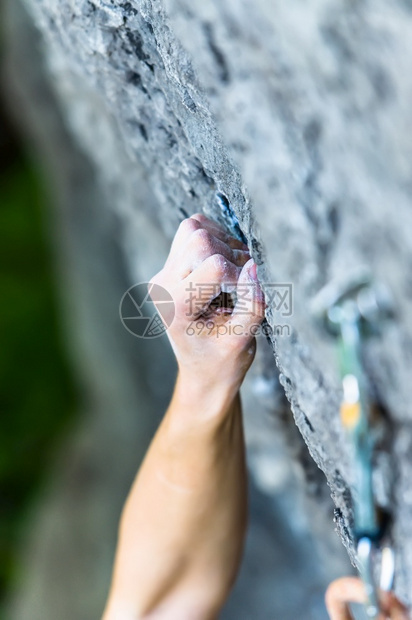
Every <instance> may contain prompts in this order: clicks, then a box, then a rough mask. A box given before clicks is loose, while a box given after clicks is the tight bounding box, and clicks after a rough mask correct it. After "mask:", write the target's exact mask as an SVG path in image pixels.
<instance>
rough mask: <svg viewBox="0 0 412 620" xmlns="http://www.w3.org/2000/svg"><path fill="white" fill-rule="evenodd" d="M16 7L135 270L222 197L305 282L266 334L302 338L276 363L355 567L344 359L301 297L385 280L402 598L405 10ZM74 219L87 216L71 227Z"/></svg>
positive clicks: (106, 4) (257, 447)
mask: <svg viewBox="0 0 412 620" xmlns="http://www.w3.org/2000/svg"><path fill="white" fill-rule="evenodd" d="M24 2H25V6H26V8H27V9H28V11H29V12H30V14H31V16H32V19H33V21H34V23H35V24H36V25H37V27H38V28H39V30H40V32H41V34H42V37H43V43H42V45H43V50H44V55H45V57H46V59H47V62H48V68H49V71H50V76H51V77H50V83H51V84H52V86H53V91H54V96H56V97H57V98H58V101H59V107H60V109H61V114H62V116H63V118H64V120H65V123H66V125H67V131H68V133H69V134H70V136H72V139H73V140H74V142H75V143H76V145H77V148H79V149H80V150H81V151H82V152H83V153H84V155H85V157H86V158H87V160H88V161H90V162H92V165H93V168H94V174H95V175H96V185H98V186H99V187H100V191H101V193H102V196H101V198H99V205H97V204H96V206H95V209H94V210H93V212H92V213H90V221H91V222H94V221H95V222H96V225H97V224H98V225H99V226H102V227H103V228H104V230H105V234H106V235H107V238H108V239H111V241H112V242H113V241H114V242H115V244H116V245H117V246H118V248H119V253H120V255H121V257H122V260H123V261H124V268H125V270H126V272H127V278H126V279H128V281H129V282H137V281H140V280H141V279H142V276H143V275H145V274H142V271H141V267H142V265H144V269H145V270H146V273H149V272H150V268H151V267H153V266H154V265H155V263H156V260H155V258H154V259H153V260H152V261H148V260H147V259H146V256H145V253H146V250H147V244H146V245H144V246H141V247H139V245H138V244H136V239H141V238H142V230H144V234H145V236H147V235H148V233H147V227H148V226H149V225H150V231H151V233H150V234H151V235H153V239H159V244H160V246H161V247H163V248H165V238H169V239H170V238H171V236H172V235H173V234H174V231H175V229H176V227H177V224H178V222H179V221H180V219H181V217H182V215H181V209H182V208H183V209H184V210H185V211H186V212H188V213H194V212H197V211H200V210H203V211H204V212H205V213H206V214H208V215H210V216H212V217H214V218H216V219H218V220H220V221H221V222H222V223H225V221H226V220H225V218H224V216H223V213H222V208H221V204H222V196H223V202H224V203H225V202H226V201H227V202H229V203H230V205H231V207H232V208H233V210H234V212H235V213H236V214H237V217H238V219H239V222H240V225H241V228H242V231H243V232H244V234H245V235H246V237H247V239H248V242H249V244H250V247H251V249H252V252H253V255H254V257H255V259H256V261H257V262H258V264H259V265H260V267H259V275H260V277H261V280H262V282H264V283H266V285H268V284H270V283H271V282H278V283H279V282H283V283H291V284H292V285H293V293H294V305H293V315H292V316H290V317H287V318H286V317H283V316H282V315H281V313H279V312H276V310H275V308H274V307H273V306H272V307H271V308H270V309H269V313H268V321H269V323H270V324H271V325H272V327H274V328H275V327H276V326H277V325H279V324H283V323H287V324H288V325H289V326H290V329H291V336H290V337H287V336H285V335H284V336H278V337H274V338H273V347H274V350H275V355H276V362H277V365H278V368H279V370H280V373H281V374H280V379H281V383H282V385H283V387H284V389H285V392H286V394H287V397H288V399H289V400H290V403H291V407H292V412H293V415H294V418H295V421H296V424H297V426H298V428H299V430H300V432H301V435H302V436H303V438H304V441H305V442H306V445H307V447H308V450H309V452H310V454H311V456H312V458H313V460H314V462H315V463H316V465H317V466H319V468H320V469H321V470H322V471H323V472H324V474H325V476H326V480H327V483H328V484H329V486H330V490H331V492H332V497H333V500H334V502H335V504H336V513H335V514H336V519H337V524H338V527H339V530H340V533H341V535H342V538H343V540H344V543H345V545H346V546H347V547H348V550H349V553H350V555H351V557H352V558H353V548H352V541H351V540H350V536H349V529H350V522H351V518H352V513H351V491H352V490H353V481H352V475H351V470H350V462H349V458H348V447H347V444H346V441H345V439H344V437H343V436H342V431H341V429H340V425H339V420H338V407H339V399H340V391H339V382H338V378H337V368H336V361H335V350H334V345H333V344H332V343H331V341H330V340H329V339H328V338H326V337H324V335H323V334H322V333H321V331H320V330H318V329H317V327H316V325H315V324H314V321H313V318H312V317H311V315H310V311H309V306H310V301H311V299H312V298H313V297H314V295H315V294H316V292H317V291H318V290H319V289H320V288H321V287H322V286H323V285H324V284H325V283H327V282H328V281H329V280H330V279H333V278H334V277H336V276H341V275H342V274H345V273H348V272H349V271H350V270H351V269H354V268H358V267H360V266H363V265H367V266H368V267H369V268H370V269H371V270H372V272H373V274H374V276H375V277H376V279H377V280H379V281H381V282H383V283H385V284H386V285H387V287H388V288H389V289H390V290H391V293H392V296H393V298H394V299H395V302H396V307H397V317H396V321H394V322H393V324H390V325H388V327H387V329H386V330H385V331H384V333H383V335H382V337H381V338H380V339H377V340H375V341H372V342H371V343H370V345H369V347H368V350H367V369H368V373H369V375H370V377H371V381H372V383H373V385H374V387H375V391H376V396H377V398H378V400H379V401H380V403H381V404H382V405H383V406H385V408H386V410H387V411H388V415H389V419H390V426H391V429H392V430H391V434H390V437H389V444H390V445H389V451H390V452H391V453H392V454H393V457H394V465H393V469H394V475H395V477H394V482H393V495H394V501H393V512H394V515H395V526H394V534H395V544H396V548H397V590H398V592H399V594H400V595H401V596H403V597H404V598H405V599H407V600H409V601H410V592H411V589H412V531H411V529H412V518H411V517H412V494H411V491H410V483H409V478H410V472H411V447H412V428H411V415H410V412H409V385H410V381H409V368H410V359H411V350H412V316H411V299H412V292H411V291H412V288H411V279H410V272H409V267H410V265H411V264H412V253H411V250H412V244H411V242H410V238H409V237H410V234H409V231H410V227H411V224H412V210H411V209H410V184H411V161H412V157H411V155H412V153H411V151H412V143H411V141H410V139H409V133H408V129H409V127H410V126H411V124H412V108H411V106H410V103H409V102H410V100H411V94H412V92H411V91H412V77H411V75H412V74H411V72H410V71H409V65H410V60H411V58H412V39H411V37H410V35H409V32H410V28H411V25H412V5H411V4H410V3H409V2H406V0H394V2H392V3H390V4H388V3H385V2H383V0H375V1H374V2H372V1H368V0H364V1H363V2H350V3H348V2H343V0H341V1H339V2H331V1H330V0H316V1H315V0H313V1H312V2H303V1H301V0H294V1H293V2H288V3H273V2H269V1H268V0H253V2H252V0H242V1H239V0H238V1H236V2H234V0H228V1H227V2H225V3H221V2H218V0H207V1H202V2H200V0H191V1H190V2H189V1H188V0H165V1H164V2H162V1H160V0H130V2H129V1H128V2H121V1H116V2H114V1H109V0H106V1H103V0H59V1H57V0H24ZM137 197H140V201H139V200H138V199H137ZM103 205H104V206H103ZM70 218H71V215H68V219H69V220H70ZM226 224H227V221H226ZM82 228H83V226H82V221H81V219H80V220H79V225H78V230H77V232H76V234H75V237H76V238H81V237H80V236H81V234H82ZM160 230H162V231H163V233H164V235H165V237H162V233H160ZM83 243H84V242H83ZM162 243H163V245H162ZM153 247H156V246H155V245H154V246H153ZM140 250H144V252H142V251H140ZM159 258H160V256H159ZM93 277H94V276H93ZM89 281H90V276H85V277H84V278H83V282H84V284H86V283H87V282H89ZM85 305H86V306H87V307H88V309H90V308H91V307H95V306H92V304H91V302H90V301H89V302H87V303H85ZM265 359H266V358H265V357H264V356H263V357H262V360H265ZM261 363H262V364H263V363H264V362H261ZM126 365H127V364H126ZM129 368H130V367H129ZM274 377H276V371H275V369H274V368H272V367H271V366H269V370H266V371H265V374H264V373H263V370H262V368H261V369H260V374H259V373H258V376H257V378H256V384H255V386H254V389H255V393H256V394H257V396H259V395H260V396H259V397H260V398H261V397H262V394H263V396H264V394H266V397H267V398H269V399H270V398H274V399H278V401H279V393H278V392H277V390H276V389H273V386H272V384H271V381H274V380H275V379H274ZM148 380H150V377H149V378H148ZM259 382H260V383H259ZM268 386H269V387H268ZM252 388H253V386H252ZM252 388H251V390H252ZM250 393H251V394H253V391H251V392H250ZM281 409H283V410H284V407H278V409H277V410H278V413H279V410H281ZM256 425H257V422H256V421H254V420H252V421H251V423H250V424H249V426H248V428H249V444H250V445H252V444H253V446H254V451H253V450H251V455H252V458H251V463H252V469H253V470H254V471H255V474H256V478H257V480H258V481H260V483H261V485H262V486H263V487H265V488H266V490H267V491H270V490H271V487H270V485H271V482H270V475H268V471H269V470H270V467H269V468H268V467H266V468H265V467H264V466H263V465H262V462H263V463H264V454H265V445H264V444H265V442H264V439H263V436H267V437H273V438H274V437H275V436H276V432H272V434H271V435H270V434H269V433H267V432H266V431H264V432H262V433H259V432H258V430H257V429H256ZM281 427H282V432H283V433H285V432H289V433H290V434H291V436H293V437H291V444H292V445H293V447H294V450H295V451H296V450H298V451H299V455H300V460H301V461H302V460H303V461H304V463H305V464H306V467H307V470H308V472H309V476H310V477H311V480H312V482H313V484H311V485H310V486H311V487H313V488H315V489H316V492H318V493H319V494H320V500H319V504H321V506H320V507H319V509H318V510H317V511H316V512H314V513H313V514H316V519H317V520H319V522H320V523H321V524H323V523H324V522H325V521H324V519H325V516H322V515H327V517H326V518H328V519H329V521H331V515H330V511H329V513H328V512H327V502H326V498H327V495H328V491H327V487H326V483H324V484H322V478H321V477H320V476H319V474H318V473H317V470H316V467H315V468H313V466H311V465H310V461H309V459H307V458H306V459H305V457H304V455H305V450H304V449H303V448H302V446H301V444H300V443H299V439H298V438H297V437H296V435H294V433H293V430H291V427H290V425H289V424H288V423H282V424H281ZM287 429H288V430H287ZM251 437H254V438H255V442H254V443H253V441H252V439H251ZM279 458H280V461H279V462H281V463H284V459H283V460H282V458H281V457H279ZM382 471H384V470H383V469H382V470H381V471H378V477H379V475H380V477H381V478H382V476H383V473H382ZM259 472H260V475H259ZM265 472H266V473H265ZM297 486H298V487H299V484H298V483H297ZM272 491H273V489H272ZM312 501H313V500H312ZM322 511H324V512H322ZM312 520H313V519H312ZM308 529H310V526H309V525H307V526H306V530H307V531H308ZM319 529H320V530H322V529H324V528H323V526H322V525H321V526H320V527H319ZM326 538H327V536H326ZM335 553H336V554H337V556H338V552H337V551H336V552H335ZM338 563H339V562H338ZM282 613H283V612H282ZM46 617H47V616H46ZM78 617H79V618H82V617H83V616H78ZM262 617H267V616H262ZM284 617H285V618H286V616H284ZM291 617H293V616H291ZM282 618H283V616H282Z"/></svg>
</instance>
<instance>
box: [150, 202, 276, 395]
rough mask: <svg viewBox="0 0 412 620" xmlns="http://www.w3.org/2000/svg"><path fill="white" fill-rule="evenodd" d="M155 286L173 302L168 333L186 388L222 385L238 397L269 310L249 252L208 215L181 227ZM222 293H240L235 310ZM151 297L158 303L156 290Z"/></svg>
mask: <svg viewBox="0 0 412 620" xmlns="http://www.w3.org/2000/svg"><path fill="white" fill-rule="evenodd" d="M151 284H158V285H160V286H162V287H163V288H165V289H167V290H168V291H169V293H170V294H171V295H172V297H173V300H174V304H175V316H174V319H173V322H172V324H171V326H170V327H169V329H168V332H167V333H168V336H169V339H170V342H171V344H172V347H173V349H174V352H175V355H176V357H177V361H178V365H179V373H180V375H184V377H185V383H186V385H187V384H189V383H190V382H191V381H192V382H193V383H196V384H197V385H199V384H200V383H203V384H204V386H205V387H207V388H209V387H210V386H211V385H218V384H221V385H222V384H224V385H226V386H228V385H230V386H233V388H234V390H235V391H236V390H237V389H238V388H239V386H240V384H241V382H242V380H243V377H244V375H245V373H246V371H247V370H248V368H249V366H250V364H251V363H252V360H253V357H254V353H255V338H254V336H255V334H256V332H257V331H258V330H259V326H260V324H261V322H262V320H263V317H264V310H265V301H264V297H263V293H262V290H261V288H260V286H259V284H258V282H257V277H256V265H255V264H254V262H253V260H252V259H251V258H250V255H249V252H248V248H247V246H246V245H244V244H243V243H241V242H240V241H238V240H236V239H234V238H232V237H230V236H229V235H228V234H227V233H226V232H225V231H224V230H223V229H222V228H221V227H220V226H219V225H218V224H216V223H215V222H212V221H211V220H209V219H208V218H207V217H205V216H204V215H202V214H198V215H194V216H192V217H190V218H188V219H186V220H184V221H183V222H182V223H181V225H180V227H179V229H178V231H177V233H176V236H175V238H174V241H173V244H172V248H171V250H170V254H169V257H168V259H167V261H166V264H165V266H164V267H163V269H162V270H161V271H160V272H159V273H158V274H156V275H155V276H154V278H153V279H152V280H151ZM222 291H223V292H227V291H231V292H235V293H236V295H237V301H236V303H235V306H234V308H233V307H230V306H231V303H232V300H233V297H232V296H228V295H227V294H226V295H220V293H222ZM219 295H220V297H219ZM151 297H152V299H153V301H154V302H155V303H156V301H159V300H157V299H156V287H154V288H152V289H151ZM216 298H217V299H216ZM159 307H160V306H159Z"/></svg>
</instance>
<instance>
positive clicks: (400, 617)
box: [326, 577, 409, 620]
mask: <svg viewBox="0 0 412 620" xmlns="http://www.w3.org/2000/svg"><path fill="white" fill-rule="evenodd" d="M365 602H366V594H365V588H364V586H363V583H362V581H361V580H360V579H357V578H355V577H344V578H342V579H338V580H337V581H334V582H333V583H332V584H331V585H330V586H329V588H328V590H327V592H326V607H327V609H328V612H329V615H330V618H331V620H353V617H352V614H351V613H350V609H349V603H365ZM381 605H382V610H383V611H382V613H381V615H380V616H379V620H409V615H408V612H407V610H406V608H405V607H404V606H403V605H402V603H400V601H398V599H397V598H396V597H395V596H394V595H393V594H392V593H388V592H385V593H383V594H382V600H381Z"/></svg>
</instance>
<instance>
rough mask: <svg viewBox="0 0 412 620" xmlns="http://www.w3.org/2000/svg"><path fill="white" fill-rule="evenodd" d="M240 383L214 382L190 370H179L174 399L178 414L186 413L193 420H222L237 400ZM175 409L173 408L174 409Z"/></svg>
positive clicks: (233, 381)
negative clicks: (194, 417)
mask: <svg viewBox="0 0 412 620" xmlns="http://www.w3.org/2000/svg"><path fill="white" fill-rule="evenodd" d="M240 385H241V381H239V380H235V379H233V380H222V379H220V380H219V381H214V380H213V379H211V378H209V377H205V376H199V374H194V373H192V372H191V371H190V369H182V368H179V373H178V376H177V381H176V386H175V391H174V397H173V400H174V401H175V403H176V405H177V407H176V409H177V410H178V411H179V412H185V411H187V412H188V413H189V414H190V416H191V417H192V418H193V416H194V414H196V415H197V416H198V417H207V418H209V417H211V418H224V417H226V416H227V415H229V414H230V413H231V412H232V410H233V407H234V404H235V403H236V402H237V400H238V395H239V389H240ZM174 409H175V408H174Z"/></svg>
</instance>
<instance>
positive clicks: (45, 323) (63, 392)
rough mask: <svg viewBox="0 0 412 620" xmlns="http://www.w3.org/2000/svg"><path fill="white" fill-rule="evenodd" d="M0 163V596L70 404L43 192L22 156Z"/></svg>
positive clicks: (12, 570) (9, 577)
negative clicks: (28, 513)
mask: <svg viewBox="0 0 412 620" xmlns="http://www.w3.org/2000/svg"><path fill="white" fill-rule="evenodd" d="M11 159H12V163H10V162H9V161H8V162H7V165H3V166H2V167H1V168H0V291H1V302H0V343H1V346H0V411H1V427H0V597H2V596H4V594H5V592H6V589H7V588H8V587H9V586H10V584H11V580H12V579H13V576H14V575H15V568H16V567H15V551H16V545H17V543H18V540H19V536H20V534H21V532H22V528H23V527H24V525H25V516H26V515H27V509H28V507H29V505H30V500H31V499H32V497H33V495H34V494H35V492H36V489H38V486H39V483H40V481H41V479H42V476H43V475H44V474H45V473H46V470H47V467H50V465H51V459H50V455H51V451H52V449H53V446H54V445H55V442H56V439H57V438H58V437H59V436H61V434H62V431H63V430H64V428H65V427H66V426H67V423H68V422H69V420H70V419H72V416H73V412H74V411H75V397H74V392H73V386H72V383H71V380H70V373H69V370H68V366H67V363H66V360H65V355H64V347H63V346H62V342H61V338H60V326H59V324H58V314H57V304H56V294H55V287H54V281H53V271H52V258H51V255H50V251H49V247H48V243H47V239H46V235H45V226H44V224H45V222H44V218H45V215H46V214H45V212H44V199H43V196H42V192H41V188H40V186H39V182H38V178H37V177H36V175H35V173H34V171H33V169H32V168H31V167H30V165H29V164H28V162H27V161H26V160H25V159H24V158H23V157H22V156H21V155H19V154H17V155H16V154H15V153H13V157H12V158H11Z"/></svg>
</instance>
